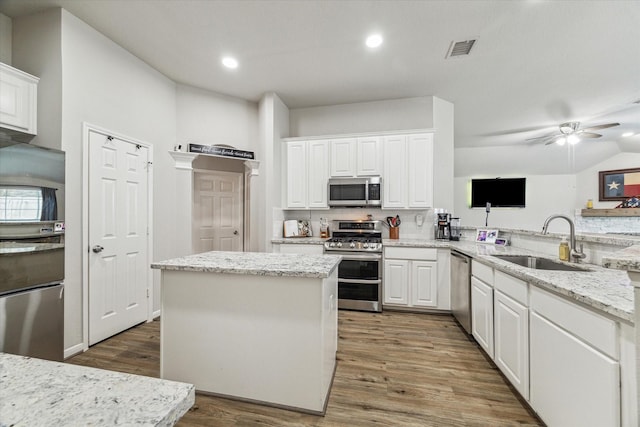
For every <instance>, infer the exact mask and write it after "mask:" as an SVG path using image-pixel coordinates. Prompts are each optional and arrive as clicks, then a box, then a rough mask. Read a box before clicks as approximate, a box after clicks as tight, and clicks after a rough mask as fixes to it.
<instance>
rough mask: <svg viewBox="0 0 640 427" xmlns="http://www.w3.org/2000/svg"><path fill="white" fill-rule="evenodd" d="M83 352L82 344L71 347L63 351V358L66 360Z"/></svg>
mask: <svg viewBox="0 0 640 427" xmlns="http://www.w3.org/2000/svg"><path fill="white" fill-rule="evenodd" d="M83 351H84V344H83V343H80V344H76V345H72V346H71V347H69V348H65V349H64V358H65V360H66V359H68V358H70V357H71V356H75V355H76V354H78V353H82V352H83Z"/></svg>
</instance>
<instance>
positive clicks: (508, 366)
mask: <svg viewBox="0 0 640 427" xmlns="http://www.w3.org/2000/svg"><path fill="white" fill-rule="evenodd" d="M493 303H494V325H493V326H494V339H495V343H494V352H495V355H494V362H495V364H496V365H497V366H498V368H499V369H500V370H501V371H502V373H503V374H504V375H505V376H506V377H507V379H509V381H510V382H511V384H512V385H513V386H514V387H515V389H516V390H518V392H520V394H521V395H522V396H523V397H524V398H525V399H527V400H529V310H528V309H527V307H526V306H524V305H522V304H520V303H519V302H517V301H516V300H514V299H512V298H509V297H508V296H507V295H505V294H503V293H502V292H500V291H498V290H496V291H495V294H494V299H493Z"/></svg>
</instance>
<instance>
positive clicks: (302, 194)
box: [285, 140, 329, 209]
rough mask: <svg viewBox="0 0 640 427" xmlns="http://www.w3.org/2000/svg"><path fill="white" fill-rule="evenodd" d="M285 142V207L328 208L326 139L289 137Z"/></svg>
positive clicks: (327, 151)
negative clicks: (294, 138) (291, 138)
mask: <svg viewBox="0 0 640 427" xmlns="http://www.w3.org/2000/svg"><path fill="white" fill-rule="evenodd" d="M285 146H286V150H285V151H286V158H287V161H286V163H287V168H286V174H287V176H286V183H287V200H286V206H287V208H290V209H308V208H314V209H323V208H327V207H328V205H327V179H328V175H329V141H326V140H315V141H288V142H286V143H285Z"/></svg>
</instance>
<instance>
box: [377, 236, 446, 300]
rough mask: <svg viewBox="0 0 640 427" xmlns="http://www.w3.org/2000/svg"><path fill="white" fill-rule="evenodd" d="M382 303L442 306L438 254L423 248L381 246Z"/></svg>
mask: <svg viewBox="0 0 640 427" xmlns="http://www.w3.org/2000/svg"><path fill="white" fill-rule="evenodd" d="M384 253H385V260H384V299H383V301H384V304H385V305H386V306H397V307H408V308H431V309H434V308H442V307H441V306H440V305H441V304H443V303H445V302H446V303H447V304H448V298H447V299H445V298H439V292H438V289H439V286H438V285H439V283H438V261H437V260H438V253H437V250H436V249H426V248H406V247H403V248H394V247H392V248H385V252H384Z"/></svg>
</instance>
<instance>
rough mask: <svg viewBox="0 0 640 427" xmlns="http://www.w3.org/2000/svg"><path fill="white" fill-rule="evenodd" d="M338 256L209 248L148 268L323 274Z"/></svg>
mask: <svg viewBox="0 0 640 427" xmlns="http://www.w3.org/2000/svg"><path fill="white" fill-rule="evenodd" d="M341 259H342V257H341V256H339V255H302V254H281V253H268V252H217V251H213V252H204V253H201V254H195V255H189V256H185V257H182V258H174V259H170V260H166V261H159V262H154V263H152V264H151V268H157V269H161V270H179V271H202V272H207V273H230V274H247V275H254V276H287V277H305V278H325V277H329V275H331V273H332V272H333V270H334V269H335V268H337V266H338V264H339V263H340V260H341Z"/></svg>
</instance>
